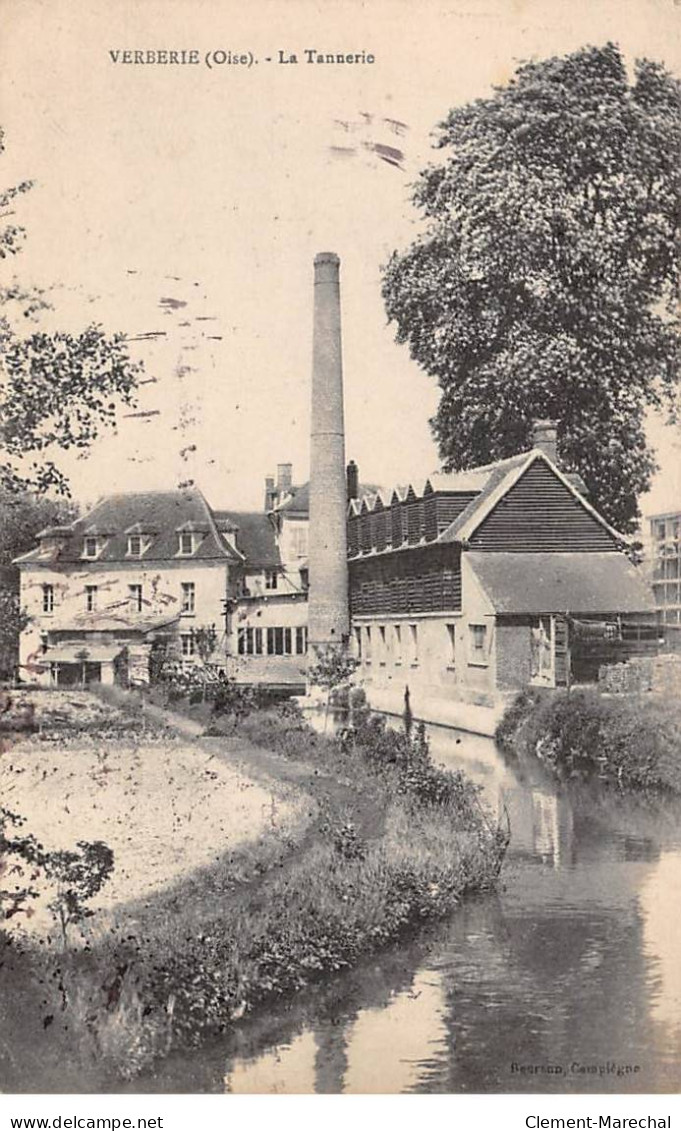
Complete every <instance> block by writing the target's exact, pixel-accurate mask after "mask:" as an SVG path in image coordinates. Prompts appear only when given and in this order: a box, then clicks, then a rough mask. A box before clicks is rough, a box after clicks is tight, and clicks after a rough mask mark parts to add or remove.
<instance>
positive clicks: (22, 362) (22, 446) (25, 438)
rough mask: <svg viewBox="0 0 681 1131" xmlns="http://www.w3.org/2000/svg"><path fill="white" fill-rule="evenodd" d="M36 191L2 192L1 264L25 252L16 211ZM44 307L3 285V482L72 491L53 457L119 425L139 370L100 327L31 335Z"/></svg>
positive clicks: (27, 292)
mask: <svg viewBox="0 0 681 1131" xmlns="http://www.w3.org/2000/svg"><path fill="white" fill-rule="evenodd" d="M3 150H4V143H3V134H2V131H0V153H2V152H3ZM31 187H32V184H31V182H30V181H23V182H21V183H20V184H18V185H15V186H13V187H11V188H8V189H5V190H0V260H10V259H11V258H12V257H13V256H15V255H16V254H17V253H18V252H19V251H20V250H21V247H22V244H23V241H24V236H25V233H24V230H23V228H22V227H21V226H20V225H19V224H18V223H17V222H16V216H15V212H16V206H17V204H18V202H19V200H20V198H21V196H22V195H23V194H24V193H26V192H28V191H29V190H30V189H31ZM45 306H47V303H46V302H45V300H44V298H43V296H42V295H41V294H40V292H37V291H35V290H31V289H26V288H23V287H21V286H20V285H19V284H18V283H17V282H16V281H15V280H3V281H2V284H1V285H0V386H1V390H2V395H1V399H0V483H1V484H2V485H3V486H5V487H9V488H10V489H18V488H27V487H29V488H32V489H34V490H37V491H45V490H48V489H49V488H53V489H56V490H58V491H60V492H62V493H66V492H67V490H68V484H67V482H66V479H65V477H64V475H63V474H62V473H61V472H60V470H59V469H58V467H57V466H56V464H55V463H54V459H53V458H52V454H51V453H53V452H54V450H55V449H60V448H61V449H69V448H81V449H82V448H87V447H89V446H90V444H91V443H92V442H93V440H95V439H96V438H97V437H98V436H99V435H100V433H101V432H102V430H103V429H105V428H106V427H110V426H111V425H113V424H114V423H115V419H116V410H117V407H118V405H120V404H121V403H123V404H131V403H132V402H133V399H134V390H135V386H136V382H137V377H138V374H139V372H140V369H141V366H140V365H139V364H138V363H136V362H133V361H132V360H131V358H130V356H129V354H128V350H127V346H126V342H125V337H124V335H122V334H114V335H112V336H107V334H106V333H105V332H104V330H103V329H102V327H101V326H97V325H90V326H87V327H86V328H85V329H84V330H83V331H82V332H80V333H77V334H73V333H69V332H66V331H58V332H56V333H52V334H48V333H46V332H43V331H40V330H36V329H29V327H30V326H31V321H32V320H33V319H34V317H35V316H36V314H37V313H38V312H39V311H40V309H41V308H44V307H45ZM17 322H18V323H19V326H20V328H17Z"/></svg>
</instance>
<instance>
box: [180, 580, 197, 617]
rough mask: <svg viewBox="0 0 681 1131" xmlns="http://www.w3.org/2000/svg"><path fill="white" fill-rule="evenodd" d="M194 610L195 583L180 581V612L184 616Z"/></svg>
mask: <svg viewBox="0 0 681 1131" xmlns="http://www.w3.org/2000/svg"><path fill="white" fill-rule="evenodd" d="M195 611H196V585H195V584H194V582H193V581H183V582H182V612H183V613H184V615H185V616H188V615H189V614H191V613H194V612H195Z"/></svg>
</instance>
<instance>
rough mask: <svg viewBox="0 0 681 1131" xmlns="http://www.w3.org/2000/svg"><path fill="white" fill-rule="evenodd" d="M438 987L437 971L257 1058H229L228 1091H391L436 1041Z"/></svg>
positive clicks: (441, 1039)
mask: <svg viewBox="0 0 681 1131" xmlns="http://www.w3.org/2000/svg"><path fill="white" fill-rule="evenodd" d="M444 1004H445V998H444V991H443V986H442V978H441V976H440V975H439V974H438V972H437V971H421V972H419V973H418V974H417V975H416V977H415V978H414V980H413V982H412V983H411V985H410V986H409V988H408V989H406V990H402V991H401V992H399V993H396V994H395V995H394V996H392V997H391V999H390V1000H389V1001H388V1002H387V1004H382V1005H379V1006H376V1007H374V1008H369V1009H364V1010H362V1011H361V1012H360V1013H359V1015H358V1016H357V1017H356V1018H353V1019H345V1020H343V1019H340V1018H336V1019H333V1020H331V1021H326V1022H322V1023H321V1024H317V1025H315V1027H314V1029H308V1030H306V1031H305V1032H303V1033H302V1034H300V1035H299V1036H297V1037H295V1038H294V1039H293V1040H292V1041H290V1043H287V1044H285V1045H282V1046H279V1047H277V1048H275V1049H272V1050H270V1051H268V1052H267V1053H265V1054H263V1055H260V1056H259V1057H258V1058H257V1059H252V1060H247V1059H237V1060H235V1061H234V1063H233V1064H232V1066H231V1068H230V1070H229V1072H228V1074H227V1075H226V1076H225V1086H226V1090H227V1091H229V1092H232V1093H276V1092H286V1093H301V1092H306V1093H309V1092H317V1093H320V1092H321V1093H340V1092H344V1093H347V1094H368V1093H391V1094H395V1093H399V1092H408V1091H411V1090H412V1089H414V1088H415V1087H416V1086H417V1085H418V1083H419V1080H420V1079H421V1077H422V1075H423V1071H424V1065H427V1064H428V1063H429V1062H430V1061H431V1060H432V1058H433V1056H434V1053H435V1052H436V1050H437V1048H438V1047H439V1046H441V1047H444V1043H445V1036H446V1031H445V1025H444V1020H443V1012H444Z"/></svg>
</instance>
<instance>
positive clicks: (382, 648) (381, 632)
mask: <svg viewBox="0 0 681 1131" xmlns="http://www.w3.org/2000/svg"><path fill="white" fill-rule="evenodd" d="M378 643H379V656H378V662H379V664H381V666H382V667H385V660H386V655H387V651H388V643H387V640H386V636H385V625H384V624H381V625H379V626H378Z"/></svg>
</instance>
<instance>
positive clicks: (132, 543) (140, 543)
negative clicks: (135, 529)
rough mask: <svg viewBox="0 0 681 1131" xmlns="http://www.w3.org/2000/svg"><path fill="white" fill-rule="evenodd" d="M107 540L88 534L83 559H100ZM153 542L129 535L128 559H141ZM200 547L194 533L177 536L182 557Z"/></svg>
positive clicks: (178, 548)
mask: <svg viewBox="0 0 681 1131" xmlns="http://www.w3.org/2000/svg"><path fill="white" fill-rule="evenodd" d="M105 541H106V540H105V539H104V538H102V537H100V535H98V534H88V535H86V537H85V538H84V539H83V557H84V558H89V559H93V558H98V557H99V555H100V554H101V552H102V550H103V549H104V545H105ZM150 545H151V540H150V539H149V538H145V537H144V536H143V535H142V534H129V535H128V555H127V556H128V557H129V558H141V557H142V555H143V554H144V553H146V551H147V550H148V549H149V546H150ZM197 546H198V536H197V535H196V534H194V533H193V532H192V531H187V530H181V531H179V532H178V536H177V553H178V554H179V555H181V556H182V557H191V555H192V554H193V553H194V551H195V550H196V548H197Z"/></svg>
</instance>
